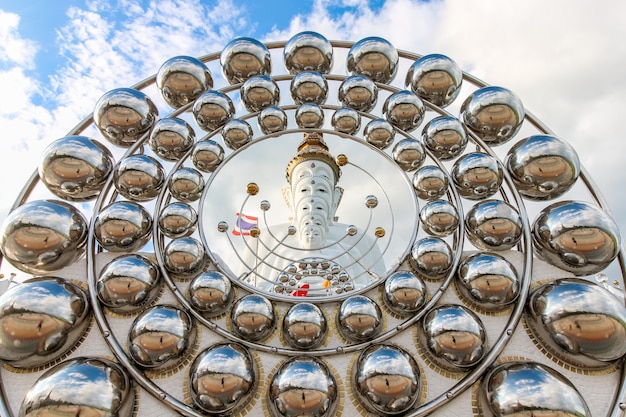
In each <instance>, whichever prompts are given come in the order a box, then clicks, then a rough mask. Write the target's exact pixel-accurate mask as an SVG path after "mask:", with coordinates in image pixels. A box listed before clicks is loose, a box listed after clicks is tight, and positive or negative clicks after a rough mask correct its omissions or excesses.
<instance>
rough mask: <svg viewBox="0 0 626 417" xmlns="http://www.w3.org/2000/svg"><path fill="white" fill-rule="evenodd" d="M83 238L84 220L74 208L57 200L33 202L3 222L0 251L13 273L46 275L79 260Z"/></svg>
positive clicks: (85, 221)
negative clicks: (12, 267) (15, 269)
mask: <svg viewBox="0 0 626 417" xmlns="http://www.w3.org/2000/svg"><path fill="white" fill-rule="evenodd" d="M87 234H88V225H87V220H85V218H84V217H83V215H82V214H81V212H80V211H78V210H77V209H76V208H75V207H74V206H72V205H70V204H68V203H66V202H63V201H57V200H35V201H30V202H28V203H25V204H23V205H21V206H19V207H17V208H16V209H15V210H13V211H12V212H11V213H9V215H8V216H7V217H6V218H5V219H4V222H3V224H2V235H1V236H0V249H2V254H3V255H4V257H5V258H6V260H7V261H9V262H10V263H11V265H13V266H14V267H16V268H17V269H19V270H21V271H24V272H29V273H33V274H38V273H47V272H52V271H56V270H58V269H61V268H63V267H65V266H68V265H70V264H72V263H73V262H74V261H75V260H77V259H78V258H80V257H81V256H82V255H83V253H84V250H85V244H86V243H87Z"/></svg>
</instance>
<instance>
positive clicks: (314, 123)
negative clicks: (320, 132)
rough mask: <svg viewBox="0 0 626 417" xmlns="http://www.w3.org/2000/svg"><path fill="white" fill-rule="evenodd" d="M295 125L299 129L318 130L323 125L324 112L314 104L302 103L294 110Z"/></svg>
mask: <svg viewBox="0 0 626 417" xmlns="http://www.w3.org/2000/svg"><path fill="white" fill-rule="evenodd" d="M296 124H297V125H298V127H299V128H300V129H319V128H321V127H322V125H323V124H324V110H323V109H322V108H321V107H320V106H319V105H317V104H315V103H304V104H301V105H300V106H298V109H297V110H296Z"/></svg>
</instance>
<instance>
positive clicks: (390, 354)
mask: <svg viewBox="0 0 626 417" xmlns="http://www.w3.org/2000/svg"><path fill="white" fill-rule="evenodd" d="M352 380H353V385H352V386H353V391H354V393H355V396H356V398H357V399H358V401H359V402H360V403H361V404H362V405H363V406H364V407H365V408H366V409H367V410H369V411H371V412H373V413H376V415H385V416H390V415H404V414H405V413H407V412H408V411H409V410H410V409H411V408H412V407H413V406H414V405H415V404H416V402H417V400H418V398H419V396H420V394H421V390H422V381H421V376H420V369H419V366H418V364H417V362H416V361H415V359H414V358H413V356H411V354H409V353H408V352H407V351H405V350H404V349H402V348H400V347H397V346H392V345H373V346H370V347H368V348H366V349H365V350H364V351H363V352H362V353H361V354H360V355H359V358H358V359H357V362H356V364H355V365H354V370H353V375H352Z"/></svg>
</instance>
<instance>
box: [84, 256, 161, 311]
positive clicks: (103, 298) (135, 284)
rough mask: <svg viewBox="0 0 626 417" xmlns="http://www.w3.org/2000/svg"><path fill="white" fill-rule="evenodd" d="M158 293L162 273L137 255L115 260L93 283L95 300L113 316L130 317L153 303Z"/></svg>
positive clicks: (146, 258) (143, 257)
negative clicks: (117, 314)
mask: <svg viewBox="0 0 626 417" xmlns="http://www.w3.org/2000/svg"><path fill="white" fill-rule="evenodd" d="M160 290H161V271H160V269H159V266H158V265H157V264H156V262H154V261H153V260H152V259H150V258H148V257H146V256H143V255H138V254H129V255H122V256H118V257H117V258H115V259H113V260H112V261H111V262H109V263H108V264H106V265H105V266H104V268H102V271H100V275H99V276H98V280H97V282H96V291H97V295H98V300H100V302H101V303H102V304H103V305H105V306H106V307H107V308H109V309H111V310H113V311H115V312H116V313H133V312H136V311H138V310H141V309H142V308H145V307H146V305H149V304H150V303H152V302H153V301H154V300H155V299H156V297H157V296H158V295H159V292H160Z"/></svg>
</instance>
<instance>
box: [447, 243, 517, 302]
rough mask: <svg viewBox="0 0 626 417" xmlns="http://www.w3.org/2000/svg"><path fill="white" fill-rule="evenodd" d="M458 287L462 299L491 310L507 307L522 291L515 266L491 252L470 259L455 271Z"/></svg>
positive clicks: (481, 253) (464, 260)
mask: <svg viewBox="0 0 626 417" xmlns="http://www.w3.org/2000/svg"><path fill="white" fill-rule="evenodd" d="M456 286H457V288H458V289H459V292H460V293H461V295H462V296H463V297H465V298H466V299H467V300H469V301H470V302H472V303H475V304H478V305H479V306H480V307H482V308H484V309H485V310H488V311H501V310H504V309H505V308H508V307H509V306H510V305H511V304H512V303H513V302H514V301H515V300H517V297H518V295H519V292H520V278H519V276H518V274H517V270H516V269H515V267H514V266H513V265H512V264H511V263H510V262H509V261H507V260H506V259H505V258H504V257H502V256H500V255H498V254H496V253H490V252H480V253H475V254H472V255H470V256H467V257H466V258H465V259H463V260H462V261H461V263H460V264H459V266H458V268H457V272H456Z"/></svg>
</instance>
